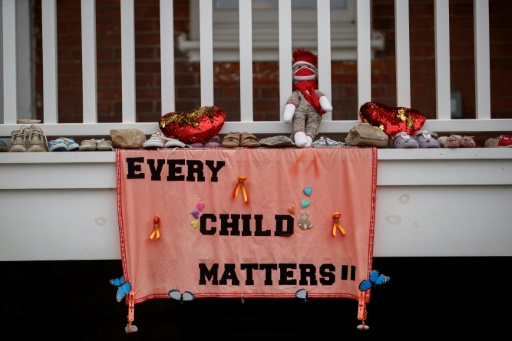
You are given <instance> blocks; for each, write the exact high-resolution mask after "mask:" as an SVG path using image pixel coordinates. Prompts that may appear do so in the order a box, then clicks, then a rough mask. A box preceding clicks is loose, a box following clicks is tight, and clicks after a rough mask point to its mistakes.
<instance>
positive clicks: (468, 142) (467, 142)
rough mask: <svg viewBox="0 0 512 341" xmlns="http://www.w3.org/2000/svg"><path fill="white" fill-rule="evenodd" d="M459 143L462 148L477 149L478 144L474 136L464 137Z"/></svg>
mask: <svg viewBox="0 0 512 341" xmlns="http://www.w3.org/2000/svg"><path fill="white" fill-rule="evenodd" d="M459 143H460V146H461V147H462V148H475V147H476V142H475V140H474V139H473V136H462V137H461V138H460V141H459Z"/></svg>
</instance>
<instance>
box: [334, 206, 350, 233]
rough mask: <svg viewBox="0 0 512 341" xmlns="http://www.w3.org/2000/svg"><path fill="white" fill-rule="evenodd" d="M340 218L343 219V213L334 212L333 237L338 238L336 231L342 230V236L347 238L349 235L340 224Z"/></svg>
mask: <svg viewBox="0 0 512 341" xmlns="http://www.w3.org/2000/svg"><path fill="white" fill-rule="evenodd" d="M340 217H341V213H340V212H334V213H333V214H332V221H333V224H332V236H333V237H336V229H338V230H340V232H341V235H342V236H343V237H345V235H346V234H347V233H346V232H345V229H344V228H343V227H342V226H341V224H340V221H339V220H340Z"/></svg>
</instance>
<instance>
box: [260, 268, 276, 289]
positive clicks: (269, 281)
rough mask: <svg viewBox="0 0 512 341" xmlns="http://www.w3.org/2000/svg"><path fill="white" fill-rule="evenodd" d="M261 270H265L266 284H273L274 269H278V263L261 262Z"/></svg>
mask: <svg viewBox="0 0 512 341" xmlns="http://www.w3.org/2000/svg"><path fill="white" fill-rule="evenodd" d="M260 270H265V282H264V283H265V285H272V270H277V264H260Z"/></svg>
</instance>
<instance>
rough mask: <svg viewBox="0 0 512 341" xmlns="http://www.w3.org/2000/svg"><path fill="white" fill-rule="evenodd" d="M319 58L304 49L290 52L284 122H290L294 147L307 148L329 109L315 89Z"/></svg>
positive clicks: (323, 95)
mask: <svg viewBox="0 0 512 341" xmlns="http://www.w3.org/2000/svg"><path fill="white" fill-rule="evenodd" d="M317 63H318V57H317V56H316V55H315V54H314V53H312V52H311V51H308V50H305V49H303V48H300V49H297V50H295V51H294V52H293V65H292V71H293V92H292V94H291V96H290V97H289V98H288V102H287V104H286V106H285V109H284V114H283V121H284V122H286V123H290V122H292V126H293V133H292V134H293V140H294V143H295V145H296V146H297V147H310V146H311V145H312V144H313V140H314V138H315V136H316V134H317V133H318V128H319V127H320V123H321V121H322V115H323V114H325V113H326V112H328V111H332V106H331V103H330V101H329V100H328V99H327V97H326V96H325V94H324V93H323V92H321V91H320V90H318V84H317Z"/></svg>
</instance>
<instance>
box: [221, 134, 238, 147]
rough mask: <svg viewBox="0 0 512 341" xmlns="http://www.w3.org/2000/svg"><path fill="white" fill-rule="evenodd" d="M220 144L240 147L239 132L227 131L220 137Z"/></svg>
mask: <svg viewBox="0 0 512 341" xmlns="http://www.w3.org/2000/svg"><path fill="white" fill-rule="evenodd" d="M222 146H223V147H226V148H236V147H240V133H236V132H235V133H232V132H229V133H227V134H226V136H224V138H223V139H222Z"/></svg>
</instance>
